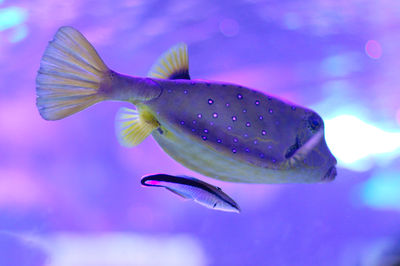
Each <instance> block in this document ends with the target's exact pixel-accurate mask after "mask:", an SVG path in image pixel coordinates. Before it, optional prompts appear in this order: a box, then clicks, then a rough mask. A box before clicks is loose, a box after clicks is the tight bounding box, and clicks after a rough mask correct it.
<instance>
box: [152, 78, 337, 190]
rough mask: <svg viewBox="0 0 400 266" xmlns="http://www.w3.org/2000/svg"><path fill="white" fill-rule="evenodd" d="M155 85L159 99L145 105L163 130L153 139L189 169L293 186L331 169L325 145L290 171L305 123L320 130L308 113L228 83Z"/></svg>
mask: <svg viewBox="0 0 400 266" xmlns="http://www.w3.org/2000/svg"><path fill="white" fill-rule="evenodd" d="M156 82H157V83H158V84H159V86H160V87H161V88H162V94H161V95H160V96H159V97H158V98H156V99H154V100H151V101H149V102H147V103H145V105H146V106H148V107H149V108H150V109H151V110H152V112H153V114H154V116H155V117H156V119H157V121H159V122H160V124H161V129H162V130H158V131H154V132H153V137H154V138H155V139H156V140H157V142H158V143H159V144H160V145H161V147H162V148H163V149H164V150H165V151H166V152H167V153H168V154H169V155H170V156H171V157H173V158H174V159H176V160H177V161H179V162H181V163H182V164H184V165H185V166H187V167H188V168H191V169H193V170H195V171H197V172H200V173H202V174H204V175H207V176H210V177H214V178H217V179H221V180H226V181H234V182H249V183H292V182H316V181H321V180H322V177H321V173H320V172H319V171H318V169H319V168H320V166H321V164H326V165H327V167H326V169H322V171H324V170H326V171H328V169H329V167H331V166H330V164H334V163H335V160H334V158H333V157H332V155H331V154H330V153H329V150H328V148H327V147H326V144H325V142H324V141H323V140H321V142H322V143H320V145H319V149H318V150H315V151H313V152H312V153H311V155H313V156H314V157H320V160H318V161H317V160H308V161H307V160H303V163H307V164H308V165H305V164H303V163H300V164H298V165H297V164H295V163H294V162H293V163H292V164H293V166H291V165H290V164H289V161H290V160H288V158H287V157H285V155H287V153H288V150H289V149H290V147H292V146H294V145H295V144H296V143H297V142H298V145H299V146H300V145H301V144H302V143H301V142H306V140H307V137H310V136H307V131H311V130H309V128H308V123H310V122H309V120H308V118H310V117H312V118H313V119H316V120H317V121H318V123H320V128H321V127H322V128H323V124H322V119H321V118H320V117H319V116H318V115H317V114H316V113H315V112H313V111H311V110H309V109H305V108H302V107H299V106H296V105H294V104H289V103H287V102H284V101H282V100H279V99H277V98H275V97H272V96H267V95H265V94H262V93H260V92H258V91H255V90H251V89H248V88H245V87H242V86H238V85H233V84H228V83H216V82H208V81H196V80H194V81H181V80H179V81H164V80H158V81H156ZM302 130H304V131H305V132H302ZM310 133H311V132H310ZM321 152H322V153H324V155H322V156H319V154H321ZM314 153H315V154H314ZM310 159H311V158H310ZM328 165H329V167H328ZM326 171H325V173H326ZM325 173H324V174H325Z"/></svg>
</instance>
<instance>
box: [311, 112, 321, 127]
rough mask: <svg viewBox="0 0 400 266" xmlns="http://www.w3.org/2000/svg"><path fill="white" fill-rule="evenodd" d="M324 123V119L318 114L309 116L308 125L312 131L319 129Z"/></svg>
mask: <svg viewBox="0 0 400 266" xmlns="http://www.w3.org/2000/svg"><path fill="white" fill-rule="evenodd" d="M321 125H322V119H321V118H320V117H319V116H318V115H317V114H312V115H311V116H309V117H308V127H309V128H310V129H311V130H312V131H317V130H318V129H319V128H320V127H321Z"/></svg>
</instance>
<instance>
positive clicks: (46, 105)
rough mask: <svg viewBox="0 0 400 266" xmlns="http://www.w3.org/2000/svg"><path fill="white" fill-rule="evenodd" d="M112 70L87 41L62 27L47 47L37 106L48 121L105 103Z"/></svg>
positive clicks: (68, 28)
mask: <svg viewBox="0 0 400 266" xmlns="http://www.w3.org/2000/svg"><path fill="white" fill-rule="evenodd" d="M107 71H109V70H108V68H107V66H106V65H105V64H104V62H103V60H101V58H100V56H99V55H98V54H97V52H96V50H95V49H94V48H93V46H92V45H91V44H90V43H89V42H88V40H86V38H85V37H84V36H83V35H82V34H81V33H80V32H79V31H78V30H76V29H74V28H72V27H61V28H60V29H59V30H58V31H57V33H56V34H55V36H54V39H53V40H52V41H51V42H50V43H49V44H48V45H47V48H46V50H45V51H44V54H43V57H42V60H41V61H40V69H39V71H38V74H37V76H36V95H37V99H36V105H37V108H38V110H39V112H40V115H41V116H42V117H43V118H44V119H46V120H58V119H62V118H64V117H67V116H70V115H72V114H74V113H76V112H79V111H81V110H83V109H85V108H87V107H89V106H91V105H93V104H95V103H98V102H100V101H102V100H105V96H104V95H102V94H101V92H100V91H99V90H100V87H101V86H102V81H103V78H104V75H105V73H107Z"/></svg>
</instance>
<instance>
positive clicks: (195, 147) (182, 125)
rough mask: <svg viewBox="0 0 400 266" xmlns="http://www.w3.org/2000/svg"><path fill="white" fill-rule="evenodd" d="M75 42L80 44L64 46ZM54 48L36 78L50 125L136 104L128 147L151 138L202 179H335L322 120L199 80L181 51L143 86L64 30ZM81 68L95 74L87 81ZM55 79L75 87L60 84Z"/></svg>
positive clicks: (130, 113) (127, 120) (121, 117)
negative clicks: (105, 107) (110, 105)
mask: <svg viewBox="0 0 400 266" xmlns="http://www.w3.org/2000/svg"><path fill="white" fill-rule="evenodd" d="M58 35H60V36H59V37H58ZM64 35H66V36H64ZM69 39H73V40H74V42H73V44H72V45H71V44H70V45H68V44H69V43H67V44H65V40H69ZM53 42H54V43H55V45H54V47H55V48H54V47H53V46H52V43H50V45H49V47H48V48H47V50H46V52H45V56H44V57H43V59H42V63H41V69H40V70H39V74H38V78H37V94H38V103H37V104H38V108H39V111H40V113H41V115H42V116H43V117H44V118H45V119H48V120H56V119H61V118H63V117H65V116H68V115H71V114H73V113H75V112H77V111H80V110H83V109H85V108H86V107H88V106H90V105H92V104H94V103H96V102H100V101H103V100H122V101H128V102H131V103H133V104H134V105H135V106H136V107H137V110H132V109H128V108H122V109H121V110H120V112H119V113H118V115H117V123H116V132H117V137H118V139H119V140H120V142H121V143H122V144H123V145H125V146H135V145H137V144H139V143H140V142H141V141H142V140H143V139H144V138H146V137H147V136H148V135H149V134H152V136H153V137H154V139H155V140H156V141H157V142H158V143H159V145H160V146H161V147H162V148H163V149H164V150H165V151H166V152H167V153H168V154H169V155H170V156H171V157H173V158H174V159H175V160H177V161H178V162H180V163H182V164H183V165H185V166H186V167H188V168H190V169H192V170H194V171H197V172H199V173H201V174H203V175H206V176H209V177H213V178H216V179H220V180H226V181H233V182H245V183H310V182H320V181H328V180H332V179H334V178H335V176H336V168H335V165H336V160H335V158H334V157H333V156H332V154H331V153H330V151H329V149H328V147H327V145H326V142H325V139H324V134H323V132H324V125H323V121H322V119H321V117H320V116H319V115H318V114H316V113H315V112H314V111H312V110H309V109H307V108H303V107H300V106H297V105H294V104H291V103H288V102H286V101H283V100H280V99H278V98H275V97H272V96H268V95H265V94H263V93H261V92H258V91H255V90H252V89H249V88H245V87H243V86H238V85H234V84H230V83H221V82H213V81H203V80H191V79H190V76H189V72H188V58H187V53H186V46H185V45H183V44H180V45H177V46H175V47H173V48H171V49H170V50H169V51H167V52H166V53H165V54H164V55H162V56H161V57H160V59H159V60H158V61H157V62H156V64H155V65H154V66H153V67H152V69H151V71H150V74H149V77H148V78H140V77H129V76H123V75H120V74H118V73H116V72H114V71H111V70H109V69H108V68H107V67H106V66H105V65H104V63H103V62H102V61H101V59H100V58H99V57H98V55H97V53H96V52H95V50H94V48H93V47H92V46H91V45H90V44H89V43H88V42H87V40H86V39H85V38H84V37H83V36H82V35H81V34H80V33H79V32H77V31H76V30H74V29H72V28H64V29H63V28H61V29H60V30H59V32H58V33H57V34H56V36H55V40H54V41H53ZM77 44H79V45H78V47H76V45H77ZM59 47H61V48H59ZM53 48H54V49H59V50H61V52H63V50H65V51H64V52H65V54H66V55H65V57H64V60H67V59H68V56H69V55H71V54H72V55H73V60H72V59H71V61H72V63H74V64H77V65H78V66H77V67H74V68H72V69H71V68H70V64H68V65H67V66H64V65H58V64H59V61H56V60H55V61H54V62H53V61H52V60H50V59H51V56H59V54H60V51H59V50H57V53H53V52H52V49H53ZM79 57H82V58H83V59H82V63H80V62H79V60H78V61H77V58H79ZM69 63H70V62H69ZM54 65H55V66H54ZM88 65H89V66H88ZM78 67H79V68H81V69H83V70H85V71H86V72H89V74H87V73H84V74H82V75H81V76H79V75H78V74H76V73H78V72H77V68H78ZM63 68H65V69H63ZM60 69H61V70H60ZM55 71H56V74H57V75H56V76H66V78H68V79H67V80H66V79H65V78H64V79H62V80H57V79H55V78H54V76H53V75H54V72H55ZM57 71H58V72H57ZM82 73H83V71H82ZM47 76H49V77H47ZM76 76H77V77H76ZM93 76H94V77H93ZM78 78H79V79H78ZM84 79H86V80H87V83H85V82H83V81H82V80H84ZM68 82H69V83H68ZM66 84H67V85H68V86H70V87H72V88H73V90H72V89H71V90H70V91H69V90H66V88H65V87H66V86H65V85H66ZM83 85H85V86H83ZM77 87H78V88H80V89H81V90H77V89H76V88H77ZM77 93H79V94H77ZM60 95H61V96H60ZM77 95H79V97H78V96H77Z"/></svg>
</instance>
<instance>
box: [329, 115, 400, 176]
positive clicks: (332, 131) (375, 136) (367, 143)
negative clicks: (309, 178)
mask: <svg viewBox="0 0 400 266" xmlns="http://www.w3.org/2000/svg"><path fill="white" fill-rule="evenodd" d="M325 132H326V133H325V134H326V142H327V144H328V146H329V148H330V150H331V151H332V153H333V155H335V157H336V158H337V159H338V162H339V165H341V166H344V167H348V168H351V169H354V170H357V169H358V170H361V168H364V169H362V170H367V169H365V167H360V164H362V161H363V160H364V161H366V160H368V159H371V158H373V157H374V155H378V156H379V155H383V154H389V153H400V132H388V131H384V130H382V129H379V128H377V127H375V126H373V125H370V124H367V123H366V122H364V121H362V120H360V119H358V118H357V117H355V116H351V115H340V116H337V117H335V118H332V119H327V120H325Z"/></svg>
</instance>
